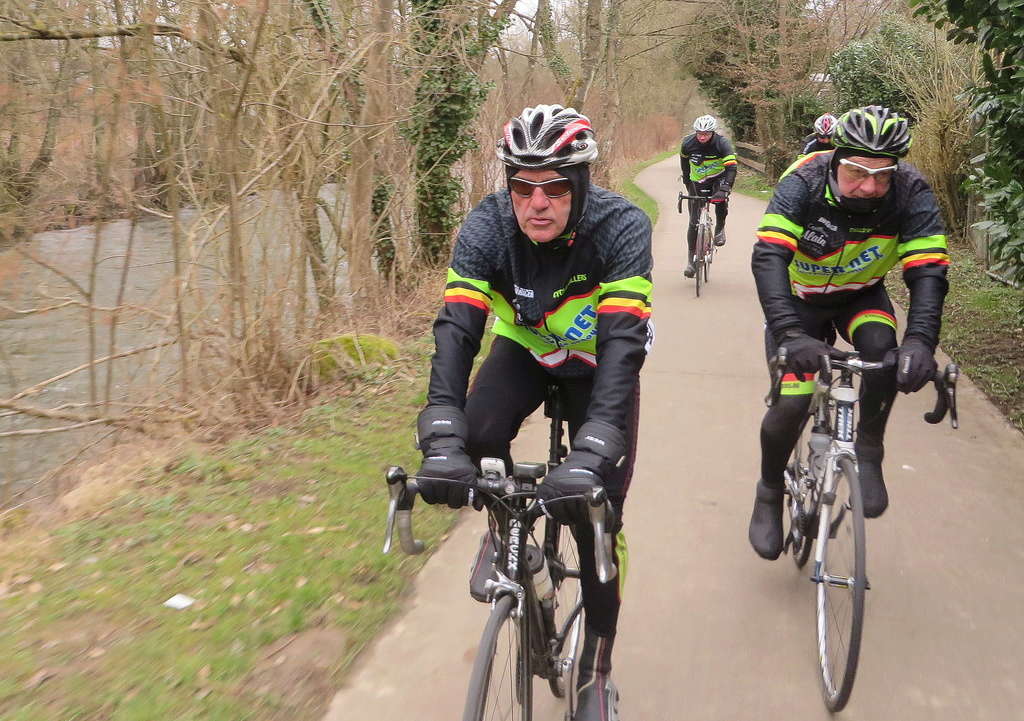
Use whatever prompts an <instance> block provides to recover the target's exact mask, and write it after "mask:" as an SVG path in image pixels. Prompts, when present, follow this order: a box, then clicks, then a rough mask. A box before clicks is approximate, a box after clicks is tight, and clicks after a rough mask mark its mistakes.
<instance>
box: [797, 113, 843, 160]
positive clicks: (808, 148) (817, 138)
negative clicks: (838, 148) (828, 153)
mask: <svg viewBox="0 0 1024 721" xmlns="http://www.w3.org/2000/svg"><path fill="white" fill-rule="evenodd" d="M835 132H836V116H835V115H832V114H831V113H825V114H824V115H819V116H818V119H817V120H815V121H814V132H813V133H811V134H810V135H808V136H807V137H806V138H804V139H803V145H802V146H801V150H800V155H810V154H811V153H820V152H821V151H823V150H835V146H833V145H832V136H833V135H835Z"/></svg>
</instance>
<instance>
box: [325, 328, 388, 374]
mask: <svg viewBox="0 0 1024 721" xmlns="http://www.w3.org/2000/svg"><path fill="white" fill-rule="evenodd" d="M397 357H398V346H397V345H395V343H394V341H391V340H388V339H387V338H383V337H381V336H379V335H370V334H367V333H360V334H358V335H357V334H355V333H345V334H343V335H339V336H335V337H333V338H324V339H323V340H318V341H317V342H316V343H314V344H313V367H314V368H315V369H316V374H317V376H319V377H320V378H332V377H334V376H335V375H337V374H338V372H339V371H340V370H341V369H342V368H345V367H348V368H351V367H353V366H356V367H358V366H364V365H383V364H386V363H387V362H388V361H391V360H393V359H395V358H397Z"/></svg>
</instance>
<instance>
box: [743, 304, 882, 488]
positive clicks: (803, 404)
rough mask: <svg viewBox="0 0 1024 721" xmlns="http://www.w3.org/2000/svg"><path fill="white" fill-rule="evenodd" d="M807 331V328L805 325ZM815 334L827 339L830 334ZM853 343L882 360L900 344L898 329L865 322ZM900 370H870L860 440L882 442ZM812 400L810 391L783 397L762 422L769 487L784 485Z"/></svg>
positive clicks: (763, 462)
mask: <svg viewBox="0 0 1024 721" xmlns="http://www.w3.org/2000/svg"><path fill="white" fill-rule="evenodd" d="M805 330H807V329H806V328H805ZM815 337H818V338H823V339H826V340H827V337H825V336H822V335H816V336H815ZM852 340H853V346H854V348H856V349H857V350H858V351H860V355H861V358H863V359H864V360H867V361H880V360H882V359H883V358H884V357H885V354H886V353H887V352H888V351H889V350H891V349H892V348H895V347H896V331H895V330H893V329H892V328H891V327H889V326H888V325H886V324H884V323H864V324H863V325H861V326H860V327H858V328H857V329H856V330H855V331H854V333H853V339H852ZM895 396H896V372H895V370H888V371H866V372H865V373H864V382H863V384H862V387H861V398H860V405H859V406H858V409H857V412H858V414H859V416H860V418H859V419H858V423H857V442H858V444H865V445H881V443H882V438H883V436H884V435H885V424H886V421H887V420H888V419H889V411H890V410H891V409H892V401H893V398H894V397H895ZM810 403H811V396H810V394H807V395H790V396H780V397H779V400H778V402H777V403H775V404H774V405H773V406H772V407H771V408H769V409H768V412H767V413H766V414H765V416H764V420H763V421H762V422H761V478H762V480H763V481H764V484H765V485H766V486H769V487H771V488H782V485H783V476H782V474H783V471H784V470H785V468H786V463H787V462H788V461H789V454H790V453H792V451H793V446H794V445H796V442H797V439H798V438H799V436H800V423H801V422H802V421H803V419H804V415H805V414H806V413H807V408H808V406H809V405H810Z"/></svg>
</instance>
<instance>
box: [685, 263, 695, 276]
mask: <svg viewBox="0 0 1024 721" xmlns="http://www.w3.org/2000/svg"><path fill="white" fill-rule="evenodd" d="M696 274H697V268H695V267H694V265H693V261H690V262H689V263H687V264H686V270H684V271H683V275H684V276H686V277H687V278H692V277H693V276H694V275H696Z"/></svg>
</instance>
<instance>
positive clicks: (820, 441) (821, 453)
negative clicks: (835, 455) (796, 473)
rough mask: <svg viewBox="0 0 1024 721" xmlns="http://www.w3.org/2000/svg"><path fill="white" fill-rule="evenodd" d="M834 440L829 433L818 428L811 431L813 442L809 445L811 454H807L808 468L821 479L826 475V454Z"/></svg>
mask: <svg viewBox="0 0 1024 721" xmlns="http://www.w3.org/2000/svg"><path fill="white" fill-rule="evenodd" d="M831 442H832V438H831V437H830V436H829V434H828V433H825V432H824V431H822V430H819V429H817V428H815V429H812V430H811V440H810V441H809V442H808V443H807V446H808V448H809V452H808V454H807V467H808V468H809V469H810V471H811V473H812V474H813V475H814V476H815V477H817V478H821V477H822V476H823V475H824V470H825V469H824V466H823V464H824V462H825V454H826V453H827V452H828V447H829V444H830V443H831Z"/></svg>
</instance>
